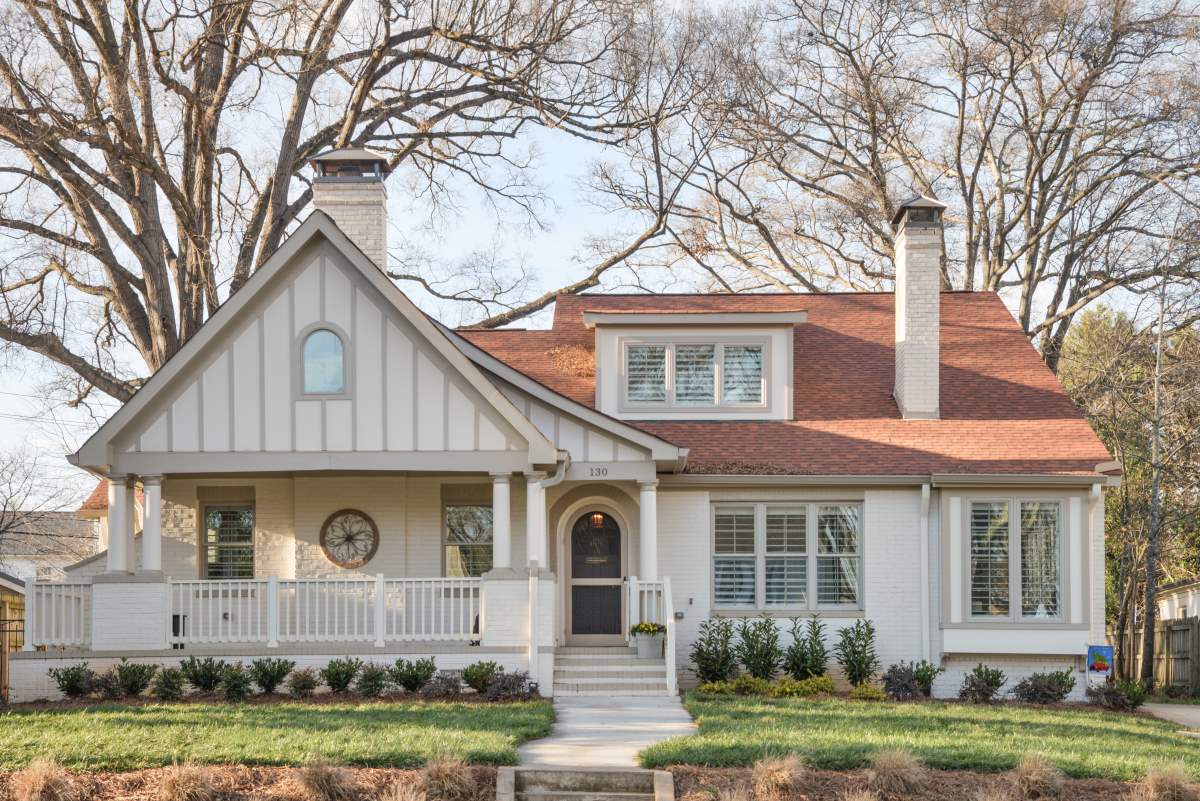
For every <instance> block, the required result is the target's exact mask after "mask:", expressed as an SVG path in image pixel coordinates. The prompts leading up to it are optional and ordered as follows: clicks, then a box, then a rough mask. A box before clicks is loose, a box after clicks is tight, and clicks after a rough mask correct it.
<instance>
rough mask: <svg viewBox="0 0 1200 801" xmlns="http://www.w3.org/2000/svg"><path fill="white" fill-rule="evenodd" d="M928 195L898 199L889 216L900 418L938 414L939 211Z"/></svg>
mask: <svg viewBox="0 0 1200 801" xmlns="http://www.w3.org/2000/svg"><path fill="white" fill-rule="evenodd" d="M945 208H946V204H945V203H941V202H939V201H937V200H935V199H933V198H930V197H924V196H921V197H916V198H913V199H912V200H910V201H908V202H907V203H904V204H902V205H901V206H900V208H899V209H898V210H897V211H896V215H895V216H894V217H893V218H892V227H893V228H894V229H895V231H896V384H895V390H894V394H895V397H896V403H897V405H899V407H900V414H901V415H902V416H903V417H904V418H905V419H933V418H937V417H938V414H939V404H940V399H939V397H938V395H939V388H938V382H939V375H938V372H939V370H938V364H939V361H940V359H941V347H940V332H939V327H940V325H941V299H940V292H941V288H942V211H943V210H944V209H945Z"/></svg>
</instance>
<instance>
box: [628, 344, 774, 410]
mask: <svg viewBox="0 0 1200 801" xmlns="http://www.w3.org/2000/svg"><path fill="white" fill-rule="evenodd" d="M765 353H766V342H765V341H729V342H720V341H710V342H702V341H696V342H683V341H679V342H638V341H626V342H625V360H624V363H625V371H624V372H625V393H624V400H625V405H626V406H627V407H628V408H630V409H649V408H654V407H664V408H670V409H726V408H728V409H747V408H751V409H753V408H761V407H762V406H763V405H764V398H765V397H766V388H765V386H764V370H763V365H764V361H765V359H764V355H765Z"/></svg>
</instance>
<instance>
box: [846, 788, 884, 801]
mask: <svg viewBox="0 0 1200 801" xmlns="http://www.w3.org/2000/svg"><path fill="white" fill-rule="evenodd" d="M841 801H879V796H877V795H875V793H874V792H872V791H871V790H864V789H862V788H861V787H860V788H858V789H857V790H847V791H846V793H845V795H843V796H842V798H841Z"/></svg>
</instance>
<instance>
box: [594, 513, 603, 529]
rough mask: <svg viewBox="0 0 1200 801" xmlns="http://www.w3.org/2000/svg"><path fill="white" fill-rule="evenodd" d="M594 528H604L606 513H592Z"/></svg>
mask: <svg viewBox="0 0 1200 801" xmlns="http://www.w3.org/2000/svg"><path fill="white" fill-rule="evenodd" d="M592 528H604V512H592Z"/></svg>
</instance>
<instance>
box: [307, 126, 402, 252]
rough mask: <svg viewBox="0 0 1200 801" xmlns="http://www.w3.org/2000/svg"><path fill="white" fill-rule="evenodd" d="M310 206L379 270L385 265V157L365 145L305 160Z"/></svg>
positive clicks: (386, 164)
mask: <svg viewBox="0 0 1200 801" xmlns="http://www.w3.org/2000/svg"><path fill="white" fill-rule="evenodd" d="M309 164H311V165H312V168H313V170H314V171H315V172H316V177H315V178H314V179H313V206H314V207H316V208H317V209H318V210H319V211H323V212H325V213H326V214H328V215H329V216H330V217H332V218H333V221H334V222H335V223H337V226H338V228H340V229H342V233H344V234H345V235H346V236H347V237H349V238H350V241H351V242H353V243H354V244H355V245H357V246H358V249H359V250H361V251H362V252H363V253H365V254H367V257H368V258H369V259H370V260H371V261H373V262H375V264H376V266H378V267H379V268H380V269H381V270H382V269H386V267H387V187H386V185H385V184H384V181H385V179H386V178H387V177H388V175H389V174H390V172H391V170H390V169H389V168H388V161H387V157H386V156H384V155H382V154H380V153H376V152H375V151H373V150H367V149H366V148H361V147H360V148H346V149H343V150H331V151H330V152H328V153H322V154H321V155H319V156H315V157H313V159H312V160H311V161H310V162H309Z"/></svg>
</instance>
